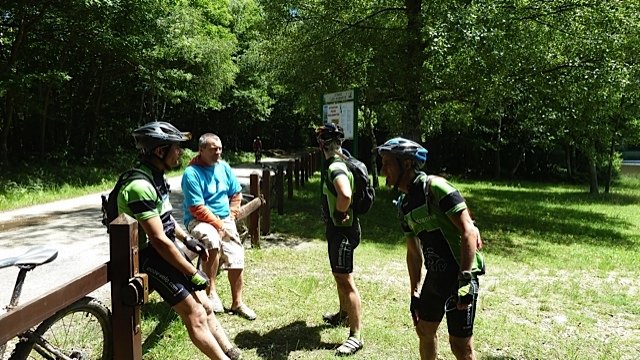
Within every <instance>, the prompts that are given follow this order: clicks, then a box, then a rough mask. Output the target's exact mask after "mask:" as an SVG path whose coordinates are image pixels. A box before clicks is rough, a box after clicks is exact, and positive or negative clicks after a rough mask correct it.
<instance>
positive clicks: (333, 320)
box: [322, 311, 349, 326]
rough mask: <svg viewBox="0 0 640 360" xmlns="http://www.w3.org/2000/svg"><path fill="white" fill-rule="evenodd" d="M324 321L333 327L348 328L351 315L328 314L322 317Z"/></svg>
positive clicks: (339, 312) (340, 312) (341, 313)
mask: <svg viewBox="0 0 640 360" xmlns="http://www.w3.org/2000/svg"><path fill="white" fill-rule="evenodd" d="M322 320H323V321H324V322H325V323H327V324H329V325H331V326H348V325H349V315H347V313H346V312H344V311H338V312H337V313H335V314H332V313H326V314H324V315H322Z"/></svg>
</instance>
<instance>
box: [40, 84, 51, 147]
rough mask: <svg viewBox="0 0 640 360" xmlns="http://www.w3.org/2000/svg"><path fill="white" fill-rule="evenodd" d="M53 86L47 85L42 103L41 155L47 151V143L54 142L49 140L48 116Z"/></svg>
mask: <svg viewBox="0 0 640 360" xmlns="http://www.w3.org/2000/svg"><path fill="white" fill-rule="evenodd" d="M52 88H53V86H52V85H51V84H49V85H47V90H46V91H45V93H44V104H43V105H42V114H41V116H40V139H39V140H40V156H44V155H45V152H46V149H45V147H46V144H47V143H49V144H52V142H51V141H49V142H47V141H46V137H47V117H48V115H49V104H50V103H51V92H52Z"/></svg>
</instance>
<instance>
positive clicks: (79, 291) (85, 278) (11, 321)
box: [0, 263, 109, 344]
mask: <svg viewBox="0 0 640 360" xmlns="http://www.w3.org/2000/svg"><path fill="white" fill-rule="evenodd" d="M108 266H109V263H105V264H102V265H100V266H98V267H96V268H95V269H93V270H91V271H89V272H88V273H86V274H84V275H82V276H79V277H77V278H75V279H73V280H71V281H70V282H68V283H66V284H64V285H62V286H60V287H58V288H57V289H54V290H51V291H50V292H48V293H46V294H45V295H43V296H41V297H39V298H37V299H34V300H31V301H29V302H27V303H25V304H24V305H19V306H17V307H16V308H15V309H13V310H11V311H9V312H8V313H6V314H2V315H0V344H4V343H6V342H7V341H9V340H10V339H11V338H13V337H14V336H16V335H18V334H21V333H23V332H25V331H26V330H28V329H30V328H32V327H34V326H36V325H38V324H39V323H41V322H42V321H44V320H45V319H47V318H48V317H50V316H51V315H53V314H55V313H56V312H57V311H58V310H60V309H63V308H65V307H67V306H69V305H71V304H73V303H74V302H76V301H77V300H79V299H81V298H82V297H84V296H85V295H87V294H89V293H90V292H92V291H94V290H96V289H97V288H99V287H100V286H102V285H104V284H106V283H108V282H109V278H108Z"/></svg>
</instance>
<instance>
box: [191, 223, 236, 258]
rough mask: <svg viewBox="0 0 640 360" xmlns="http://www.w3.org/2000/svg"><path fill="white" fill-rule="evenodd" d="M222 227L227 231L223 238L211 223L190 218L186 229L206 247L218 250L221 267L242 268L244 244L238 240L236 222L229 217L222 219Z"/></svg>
mask: <svg viewBox="0 0 640 360" xmlns="http://www.w3.org/2000/svg"><path fill="white" fill-rule="evenodd" d="M222 221H223V223H224V225H223V227H224V229H225V231H226V232H227V234H226V235H225V237H224V238H223V239H221V238H220V233H219V232H218V230H216V228H215V227H213V225H211V224H208V223H205V222H200V221H198V220H191V221H190V222H189V225H188V226H187V230H189V232H190V233H191V235H192V236H193V237H195V238H196V239H198V240H200V241H202V242H203V243H204V245H205V246H206V247H207V249H214V250H221V251H220V268H221V269H244V246H242V242H241V241H240V235H239V233H238V228H237V227H236V222H235V221H234V220H232V219H231V218H230V217H227V218H225V219H222Z"/></svg>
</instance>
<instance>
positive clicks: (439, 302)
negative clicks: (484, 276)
mask: <svg viewBox="0 0 640 360" xmlns="http://www.w3.org/2000/svg"><path fill="white" fill-rule="evenodd" d="M471 281H473V282H475V284H476V292H475V293H474V294H473V302H472V303H471V306H470V307H468V308H466V309H465V310H458V309H457V308H456V293H457V290H458V289H457V288H458V276H457V274H455V273H454V274H449V273H432V274H431V275H429V273H427V277H426V279H425V281H424V284H423V285H422V290H421V292H420V301H419V306H418V315H419V316H420V320H425V321H432V322H441V321H442V317H443V316H444V315H445V314H446V315H447V329H448V330H449V335H451V336H455V337H460V338H465V337H470V336H472V335H473V323H474V320H475V316H476V305H477V300H478V292H477V289H478V288H479V283H478V279H477V278H474V279H472V280H471Z"/></svg>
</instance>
